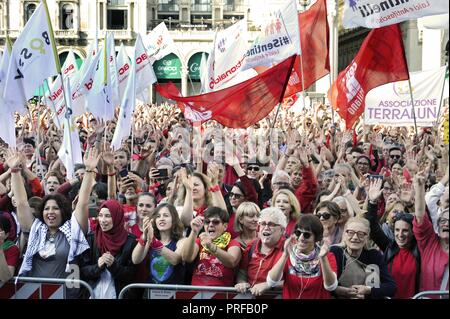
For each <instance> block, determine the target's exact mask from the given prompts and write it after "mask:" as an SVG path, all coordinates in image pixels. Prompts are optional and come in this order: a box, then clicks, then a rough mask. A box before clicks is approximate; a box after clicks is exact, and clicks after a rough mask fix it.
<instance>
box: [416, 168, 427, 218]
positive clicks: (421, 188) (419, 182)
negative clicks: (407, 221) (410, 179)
mask: <svg viewBox="0 0 450 319" xmlns="http://www.w3.org/2000/svg"><path fill="white" fill-rule="evenodd" d="M414 191H415V208H416V209H415V216H416V219H417V222H418V223H419V224H422V221H423V216H424V215H425V176H424V172H423V171H420V172H418V173H417V174H416V175H415V176H414Z"/></svg>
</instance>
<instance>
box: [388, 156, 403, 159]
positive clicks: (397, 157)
mask: <svg viewBox="0 0 450 319" xmlns="http://www.w3.org/2000/svg"><path fill="white" fill-rule="evenodd" d="M389 157H390V158H392V159H394V158H396V159H400V158H401V157H402V156H401V155H389Z"/></svg>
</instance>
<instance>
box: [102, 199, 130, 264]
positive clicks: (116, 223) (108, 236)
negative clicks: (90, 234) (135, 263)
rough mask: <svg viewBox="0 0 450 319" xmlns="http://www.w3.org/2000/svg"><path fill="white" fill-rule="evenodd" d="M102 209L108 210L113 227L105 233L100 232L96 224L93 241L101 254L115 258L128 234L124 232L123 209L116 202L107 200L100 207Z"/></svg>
mask: <svg viewBox="0 0 450 319" xmlns="http://www.w3.org/2000/svg"><path fill="white" fill-rule="evenodd" d="M102 208H108V209H109V212H110V213H111V217H112V220H113V227H112V228H111V229H110V230H108V231H107V232H104V231H102V229H101V227H100V223H98V224H97V228H96V229H95V241H96V243H97V247H98V248H99V249H100V252H101V253H102V254H104V253H106V252H110V253H111V255H113V256H115V255H116V254H117V253H118V252H119V251H120V250H121V249H122V246H123V244H125V242H126V241H127V237H128V233H127V231H126V230H125V227H124V224H125V218H124V214H123V208H122V206H121V205H120V204H119V202H118V201H116V200H113V199H111V200H107V201H106V202H104V203H103V204H102V206H100V210H101V209H102Z"/></svg>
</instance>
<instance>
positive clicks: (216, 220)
mask: <svg viewBox="0 0 450 319" xmlns="http://www.w3.org/2000/svg"><path fill="white" fill-rule="evenodd" d="M204 223H205V225H209V224H211V223H212V224H213V225H214V226H218V225H219V224H221V223H222V221H221V220H220V219H205V221H204Z"/></svg>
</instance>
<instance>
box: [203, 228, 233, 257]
mask: <svg viewBox="0 0 450 319" xmlns="http://www.w3.org/2000/svg"><path fill="white" fill-rule="evenodd" d="M230 241H231V234H230V233H229V232H227V231H226V232H224V233H223V234H222V235H220V236H219V237H217V238H216V239H214V240H213V241H212V242H213V244H214V245H216V246H217V247H218V248H220V249H225V248H226V247H227V246H228V244H229V243H230ZM201 253H205V254H211V252H210V251H209V249H208V248H206V246H203V245H202V252H201Z"/></svg>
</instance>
